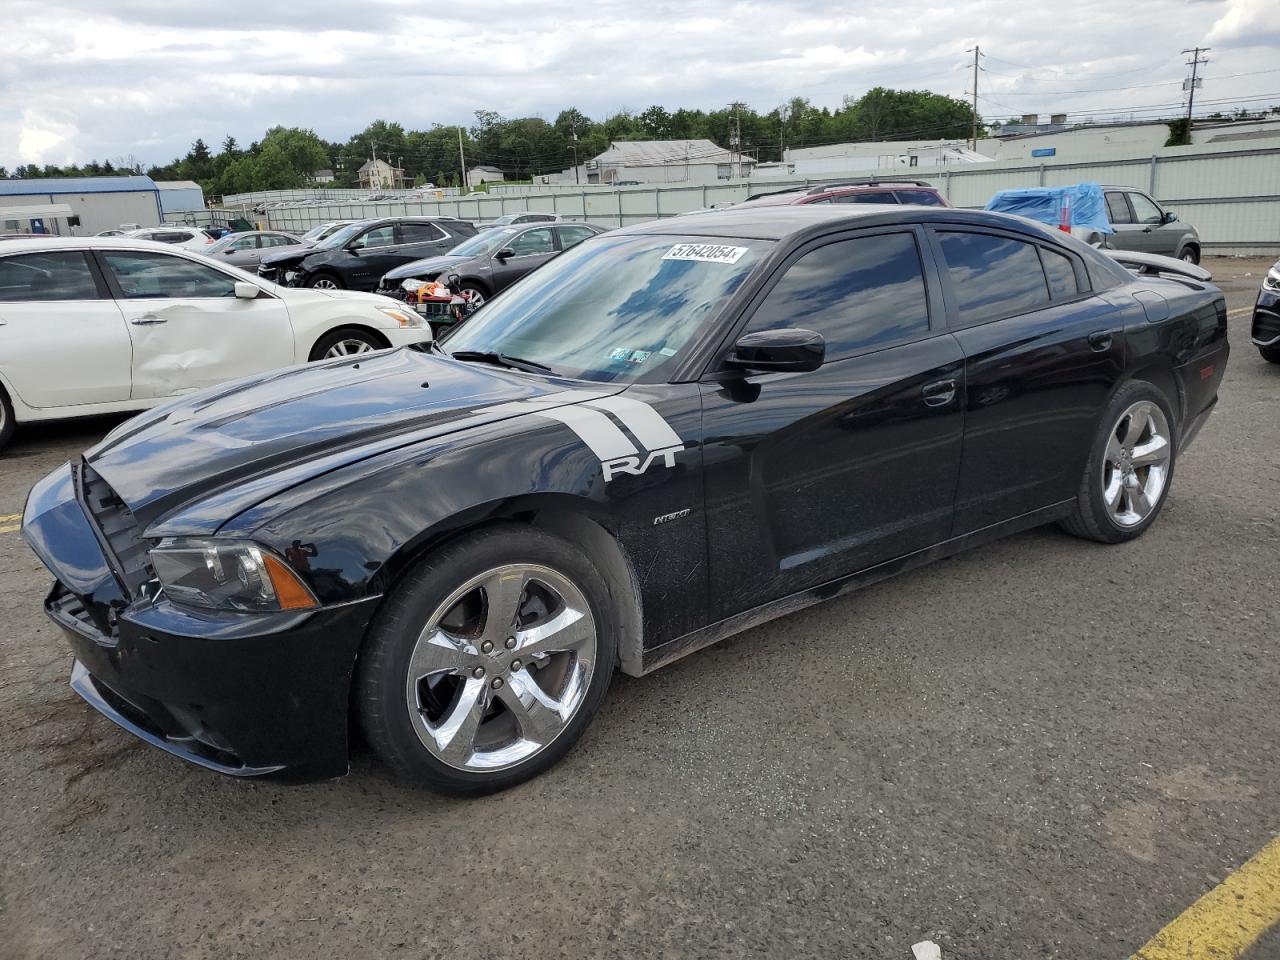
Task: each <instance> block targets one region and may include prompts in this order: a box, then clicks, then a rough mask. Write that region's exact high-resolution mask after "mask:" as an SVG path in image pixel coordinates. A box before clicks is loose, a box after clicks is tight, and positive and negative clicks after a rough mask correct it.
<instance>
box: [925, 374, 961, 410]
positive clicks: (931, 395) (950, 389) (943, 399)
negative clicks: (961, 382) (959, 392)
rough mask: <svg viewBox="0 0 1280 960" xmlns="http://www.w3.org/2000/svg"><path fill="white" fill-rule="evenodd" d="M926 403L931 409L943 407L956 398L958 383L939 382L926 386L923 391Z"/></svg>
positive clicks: (951, 381)
mask: <svg viewBox="0 0 1280 960" xmlns="http://www.w3.org/2000/svg"><path fill="white" fill-rule="evenodd" d="M920 392H921V394H923V396H924V402H925V405H926V406H929V407H943V406H946V405H947V404H948V403H950V402H951V401H952V400H954V399H955V398H956V382H955V381H954V380H938V381H936V382H935V383H928V384H925V385H924V386H923V387H922V388H921V390H920Z"/></svg>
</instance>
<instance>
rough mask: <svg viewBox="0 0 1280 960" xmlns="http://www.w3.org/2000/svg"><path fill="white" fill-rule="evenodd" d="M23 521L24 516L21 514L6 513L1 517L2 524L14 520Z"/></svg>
mask: <svg viewBox="0 0 1280 960" xmlns="http://www.w3.org/2000/svg"><path fill="white" fill-rule="evenodd" d="M21 519H22V514H20V513H6V514H4V515H3V516H0V523H10V522H12V521H14V520H21Z"/></svg>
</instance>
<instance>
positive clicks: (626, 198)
mask: <svg viewBox="0 0 1280 960" xmlns="http://www.w3.org/2000/svg"><path fill="white" fill-rule="evenodd" d="M913 174H915V175H918V176H919V177H920V178H922V179H925V180H928V181H929V182H931V183H932V184H933V185H934V186H936V187H938V188H939V189H940V190H941V191H942V192H943V194H944V195H945V196H946V197H947V199H948V200H949V201H950V202H951V203H952V204H954V205H955V206H957V207H981V206H983V205H985V204H986V202H987V201H988V200H989V199H990V198H991V196H992V195H993V194H994V193H996V192H997V191H998V190H1006V189H1013V188H1017V187H1034V186H1060V185H1064V184H1069V183H1078V182H1080V181H1083V180H1093V181H1097V182H1099V183H1104V184H1124V185H1127V186H1133V187H1138V188H1140V189H1142V190H1145V191H1147V192H1149V193H1151V195H1152V196H1154V197H1155V198H1156V199H1158V200H1159V201H1160V202H1161V203H1162V204H1163V205H1165V206H1166V207H1167V208H1169V209H1172V210H1174V211H1175V212H1177V213H1178V215H1179V216H1180V217H1181V218H1182V219H1183V220H1186V221H1187V222H1188V223H1191V224H1192V225H1194V226H1195V227H1196V229H1197V230H1199V232H1200V237H1201V241H1202V242H1203V244H1204V248H1205V252H1206V253H1224V254H1227V253H1237V254H1241V255H1252V254H1272V253H1276V252H1278V251H1280V146H1275V147H1261V148H1252V149H1240V148H1238V147H1237V146H1236V145H1234V144H1221V145H1206V146H1192V147H1166V148H1164V149H1162V150H1160V151H1158V152H1157V153H1156V154H1155V155H1152V156H1145V157H1130V158H1121V159H1116V158H1113V157H1098V158H1094V159H1084V160H1074V161H1069V160H1054V159H1049V160H1046V161H1044V162H1028V161H1026V160H1012V161H1004V162H997V163H987V164H977V165H974V166H968V167H946V168H939V169H934V168H927V167H926V168H920V169H919V170H918V173H917V171H910V172H908V171H905V170H904V171H902V172H901V173H900V174H899V176H900V178H906V177H908V176H910V175H913ZM847 179H850V180H855V179H863V180H865V175H861V174H854V175H851V176H850V177H849V178H847ZM881 179H884V180H890V179H893V177H883V178H881ZM831 180H832V178H831V177H823V178H819V179H808V178H803V177H787V178H776V179H774V178H770V179H767V180H764V179H756V180H737V181H730V182H726V183H722V184H708V185H706V186H674V185H656V184H655V185H651V186H641V187H598V186H591V187H585V186H581V187H580V186H572V185H566V186H537V185H534V186H531V187H528V188H527V189H528V192H527V193H523V194H520V195H517V194H514V193H508V192H506V191H504V192H503V193H501V194H498V195H489V196H484V197H470V196H469V197H457V198H454V199H446V200H439V201H426V200H422V201H418V200H408V199H406V200H398V201H383V202H379V203H364V204H359V203H352V202H350V201H349V200H342V199H336V200H335V201H334V202H333V203H330V204H310V205H307V206H305V207H280V208H277V209H274V210H270V211H268V212H267V213H266V214H265V215H259V216H258V217H257V219H258V220H259V221H260V222H262V223H263V225H264V226H266V225H270V226H271V227H275V228H277V229H282V230H289V231H292V232H302V231H305V230H308V229H310V228H311V227H313V226H315V225H316V224H319V223H324V222H325V221H328V220H354V219H363V218H367V217H388V216H415V215H427V216H431V215H436V216H451V217H461V218H463V219H466V220H491V219H493V218H495V217H499V216H502V215H503V214H506V213H516V212H522V211H539V212H544V213H558V214H561V215H562V216H565V217H570V218H574V219H582V220H588V221H590V222H592V223H598V224H601V225H604V226H626V225H628V224H633V223H643V222H644V221H646V220H653V219H656V218H659V217H670V216H676V215H678V214H682V213H689V212H691V211H694V210H700V209H704V208H706V207H710V206H713V205H722V204H731V203H739V202H741V201H743V200H745V199H746V198H747V197H748V196H750V195H751V194H753V193H760V192H764V191H773V190H785V189H789V188H791V189H795V188H800V187H805V186H810V185H813V184H816V183H823V182H831ZM251 219H252V217H251Z"/></svg>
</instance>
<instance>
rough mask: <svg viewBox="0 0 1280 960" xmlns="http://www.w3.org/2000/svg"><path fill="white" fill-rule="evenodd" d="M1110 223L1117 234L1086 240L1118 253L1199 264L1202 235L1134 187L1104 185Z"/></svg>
mask: <svg viewBox="0 0 1280 960" xmlns="http://www.w3.org/2000/svg"><path fill="white" fill-rule="evenodd" d="M1102 190H1103V195H1104V196H1105V197H1106V201H1107V219H1108V220H1110V222H1111V228H1112V230H1114V231H1115V232H1114V233H1111V234H1102V235H1101V236H1099V237H1086V238H1085V241H1086V242H1088V243H1094V244H1095V245H1098V246H1102V247H1108V248H1114V249H1116V250H1136V251H1138V252H1139V253H1157V254H1160V255H1162V256H1166V257H1177V258H1178V259H1179V260H1185V261H1186V262H1187V263H1199V262H1200V234H1199V233H1197V232H1196V228H1195V227H1193V226H1191V224H1189V223H1184V222H1182V221H1181V220H1179V219H1178V215H1177V214H1176V213H1174V212H1172V211H1170V210H1165V209H1164V208H1163V207H1161V206H1160V204H1158V203H1156V201H1154V200H1152V199H1151V197H1149V196H1148V195H1147V194H1145V193H1144V192H1142V191H1141V190H1136V189H1134V188H1133V187H1124V186H1114V185H1110V186H1109V185H1104V186H1103V188H1102Z"/></svg>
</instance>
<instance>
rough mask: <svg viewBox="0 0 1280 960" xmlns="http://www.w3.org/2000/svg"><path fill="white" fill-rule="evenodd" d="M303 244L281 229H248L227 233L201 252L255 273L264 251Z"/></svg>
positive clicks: (275, 250) (273, 250) (221, 261)
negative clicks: (241, 231)
mask: <svg viewBox="0 0 1280 960" xmlns="http://www.w3.org/2000/svg"><path fill="white" fill-rule="evenodd" d="M301 246H305V244H304V243H303V242H302V240H301V239H300V238H298V237H295V236H294V235H293V234H291V233H283V232H281V231H279V230H246V231H244V232H243V233H229V234H227V235H226V236H225V237H223V238H222V239H221V240H219V241H218V242H217V243H215V244H214V245H213V246H211V247H209V248H208V249H207V250H202V251H201V253H203V254H204V255H205V256H206V257H212V258H213V259H214V260H217V261H218V262H219V263H226V264H230V265H231V266H233V267H240V268H242V269H245V270H248V271H249V272H250V273H253V272H255V271H256V270H257V269H258V261H259V260H260V259H261V258H262V254H263V253H264V252H266V251H270V252H271V253H276V252H278V251H281V250H285V249H287V248H288V247H301Z"/></svg>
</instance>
